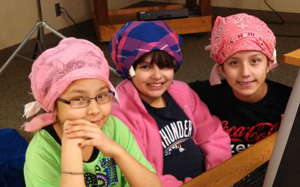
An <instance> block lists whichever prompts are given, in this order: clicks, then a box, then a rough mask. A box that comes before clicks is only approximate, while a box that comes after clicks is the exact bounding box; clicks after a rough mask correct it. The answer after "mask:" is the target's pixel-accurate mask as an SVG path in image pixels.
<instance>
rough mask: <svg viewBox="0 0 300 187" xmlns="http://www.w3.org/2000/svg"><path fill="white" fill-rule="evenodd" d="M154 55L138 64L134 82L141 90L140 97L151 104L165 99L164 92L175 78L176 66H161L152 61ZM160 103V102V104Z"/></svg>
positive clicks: (133, 78)
mask: <svg viewBox="0 0 300 187" xmlns="http://www.w3.org/2000/svg"><path fill="white" fill-rule="evenodd" d="M151 60H152V57H151V56H148V57H146V58H145V59H144V60H143V62H141V63H139V64H137V66H136V69H135V76H133V77H132V82H133V84H134V85H135V87H136V88H137V90H138V92H139V96H140V98H141V99H142V100H143V101H145V102H146V103H148V104H149V105H151V106H155V103H157V102H160V101H164V100H163V99H162V98H163V97H162V95H163V93H164V92H165V91H166V90H167V89H168V88H169V86H170V85H171V84H172V81H173V79H174V68H169V67H165V68H159V67H158V66H157V65H156V64H155V63H151ZM158 105H160V104H158Z"/></svg>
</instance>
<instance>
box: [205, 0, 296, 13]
mask: <svg viewBox="0 0 300 187" xmlns="http://www.w3.org/2000/svg"><path fill="white" fill-rule="evenodd" d="M266 2H267V3H268V4H269V5H270V6H271V7H272V8H273V9H274V10H276V11H277V12H287V13H300V1H299V0H266ZM211 5H212V6H216V7H226V8H239V9H253V10H270V9H269V7H268V6H267V5H266V4H265V2H264V1H263V0H211Z"/></svg>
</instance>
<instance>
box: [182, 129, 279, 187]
mask: <svg viewBox="0 0 300 187" xmlns="http://www.w3.org/2000/svg"><path fill="white" fill-rule="evenodd" d="M276 136H277V132H275V133H274V134H272V135H270V136H268V137H266V138H264V139H263V140H261V141H259V142H257V143H255V144H254V145H252V146H251V147H249V148H247V149H245V150H244V151H242V152H240V153H238V154H236V155H234V156H233V157H231V158H230V159H229V160H227V161H225V162H223V163H222V164H220V165H218V166H216V167H214V168H212V169H210V170H208V171H206V172H204V173H203V174H201V175H199V176H197V177H195V178H194V179H193V180H191V181H189V182H188V183H186V184H184V185H182V186H183V187H193V186H195V187H199V186H205V187H209V186H211V187H227V186H232V185H233V184H235V183H236V182H238V181H240V180H241V179H242V178H244V177H245V176H246V175H248V174H249V173H251V172H252V171H254V170H255V169H256V168H258V167H259V166H260V165H262V164H263V163H265V162H267V161H268V160H270V157H271V154H272V151H273V146H274V143H275V140H276Z"/></svg>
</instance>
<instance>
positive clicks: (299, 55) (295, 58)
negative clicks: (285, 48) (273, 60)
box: [280, 49, 300, 66]
mask: <svg viewBox="0 0 300 187" xmlns="http://www.w3.org/2000/svg"><path fill="white" fill-rule="evenodd" d="M280 61H281V62H284V63H287V64H292V65H295V66H300V49H297V50H295V51H292V52H289V53H286V54H284V55H283V56H282V57H280Z"/></svg>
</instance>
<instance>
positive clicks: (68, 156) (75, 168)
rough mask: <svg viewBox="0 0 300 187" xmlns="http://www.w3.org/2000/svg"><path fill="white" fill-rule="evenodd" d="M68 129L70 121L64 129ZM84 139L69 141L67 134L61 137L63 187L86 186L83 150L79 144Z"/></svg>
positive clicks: (61, 183) (61, 184)
mask: <svg viewBox="0 0 300 187" xmlns="http://www.w3.org/2000/svg"><path fill="white" fill-rule="evenodd" d="M67 127H68V121H67V122H66V123H65V125H64V128H67ZM81 141H83V139H78V138H76V139H69V138H68V137H67V136H66V134H65V133H63V135H62V137H61V144H62V147H61V182H60V186H61V187H74V186H78V187H80V186H82V187H84V186H85V182H84V172H83V163H82V160H83V158H82V148H81V147H79V146H78V143H79V142H81Z"/></svg>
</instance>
